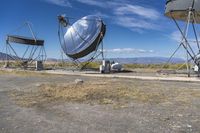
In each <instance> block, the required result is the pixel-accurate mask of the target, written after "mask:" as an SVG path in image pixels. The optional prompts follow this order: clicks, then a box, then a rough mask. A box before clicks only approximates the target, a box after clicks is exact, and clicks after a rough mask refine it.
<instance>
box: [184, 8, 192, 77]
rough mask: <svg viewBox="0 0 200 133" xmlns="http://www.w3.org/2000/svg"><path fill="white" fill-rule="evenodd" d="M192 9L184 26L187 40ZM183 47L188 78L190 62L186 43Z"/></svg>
mask: <svg viewBox="0 0 200 133" xmlns="http://www.w3.org/2000/svg"><path fill="white" fill-rule="evenodd" d="M191 9H192V8H190V9H189V13H188V18H187V24H186V32H185V38H187V36H188V30H189V25H190V20H191V13H192V11H191ZM184 43H185V46H186V66H187V72H188V77H190V61H189V56H188V52H187V51H188V45H189V44H188V43H186V41H184Z"/></svg>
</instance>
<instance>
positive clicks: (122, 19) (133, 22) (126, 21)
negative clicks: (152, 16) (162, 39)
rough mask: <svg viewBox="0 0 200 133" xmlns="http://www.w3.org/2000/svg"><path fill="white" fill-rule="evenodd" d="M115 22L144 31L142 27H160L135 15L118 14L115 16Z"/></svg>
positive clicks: (134, 29) (133, 29)
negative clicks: (134, 16) (136, 17)
mask: <svg viewBox="0 0 200 133" xmlns="http://www.w3.org/2000/svg"><path fill="white" fill-rule="evenodd" d="M114 22H115V23H116V24H118V25H120V26H123V27H127V28H130V29H131V30H132V31H139V32H142V31H141V29H152V30H154V29H159V27H158V26H157V25H155V24H153V23H150V22H148V21H145V20H143V19H135V18H133V17H127V16H118V17H117V18H115V21H114ZM139 29H140V30H139Z"/></svg>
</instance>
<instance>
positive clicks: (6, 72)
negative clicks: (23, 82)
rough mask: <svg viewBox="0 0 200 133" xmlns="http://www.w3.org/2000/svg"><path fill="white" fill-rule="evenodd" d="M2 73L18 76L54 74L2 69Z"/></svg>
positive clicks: (0, 71) (0, 72)
mask: <svg viewBox="0 0 200 133" xmlns="http://www.w3.org/2000/svg"><path fill="white" fill-rule="evenodd" d="M0 74H4V75H5V74H10V75H18V76H51V75H52V74H48V73H45V72H34V71H29V70H14V69H13V70H12V69H10V70H9V69H8V70H3V69H2V70H0ZM52 76H53V75H52Z"/></svg>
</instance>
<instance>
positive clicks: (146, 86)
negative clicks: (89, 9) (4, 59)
mask: <svg viewBox="0 0 200 133" xmlns="http://www.w3.org/2000/svg"><path fill="white" fill-rule="evenodd" d="M76 79H82V80H83V83H80V84H76V83H74V81H75V80H76ZM199 112H200V83H197V82H169V81H168V82H167V81H145V80H136V79H121V78H94V77H80V76H61V75H48V74H47V75H40V74H39V75H37V74H30V75H25V74H24V75H23V74H22V75H21V74H4V73H1V74H0V133H35V132H37V133H47V132H48V133H190V132H191V133H199V132H200V113H199Z"/></svg>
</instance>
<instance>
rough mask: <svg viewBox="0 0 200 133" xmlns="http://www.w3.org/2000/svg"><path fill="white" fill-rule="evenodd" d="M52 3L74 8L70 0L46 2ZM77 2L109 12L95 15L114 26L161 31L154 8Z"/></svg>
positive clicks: (102, 0)
mask: <svg viewBox="0 0 200 133" xmlns="http://www.w3.org/2000/svg"><path fill="white" fill-rule="evenodd" d="M46 1H48V2H50V3H53V4H56V5H59V6H67V7H72V5H71V3H70V0H46ZM74 1H76V2H79V3H82V4H86V5H90V6H96V7H99V8H103V10H109V13H106V14H105V13H103V11H101V12H100V11H96V13H95V12H94V13H93V14H95V15H98V16H100V17H103V18H107V19H110V20H111V22H112V23H113V24H117V25H119V26H122V27H125V28H128V29H130V30H131V31H133V32H138V33H143V32H145V30H160V29H161V28H160V27H159V24H158V22H157V20H158V19H159V18H160V16H161V15H160V13H159V12H158V11H156V10H155V9H153V8H147V7H144V6H141V5H137V4H134V3H133V2H130V1H128V0H74Z"/></svg>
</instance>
